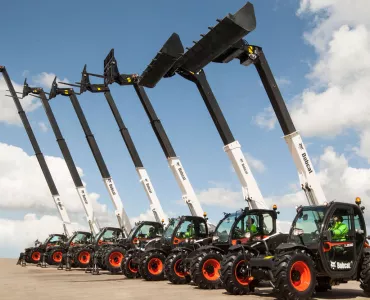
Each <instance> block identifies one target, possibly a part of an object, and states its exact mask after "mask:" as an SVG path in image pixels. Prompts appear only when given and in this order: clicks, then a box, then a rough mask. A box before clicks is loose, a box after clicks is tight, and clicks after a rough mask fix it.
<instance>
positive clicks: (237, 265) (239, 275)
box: [221, 250, 257, 295]
mask: <svg viewBox="0 0 370 300" xmlns="http://www.w3.org/2000/svg"><path fill="white" fill-rule="evenodd" d="M252 257H253V253H251V252H248V250H246V251H245V252H243V251H239V252H237V251H235V252H230V253H228V254H226V255H225V256H224V258H223V260H222V262H221V281H222V282H223V284H224V287H225V289H226V291H227V292H228V293H230V294H232V295H246V294H249V293H250V292H254V288H255V287H256V285H257V281H256V280H250V278H249V277H251V276H249V275H250V274H248V273H246V270H247V269H248V268H249V260H250V259H251V258H252Z"/></svg>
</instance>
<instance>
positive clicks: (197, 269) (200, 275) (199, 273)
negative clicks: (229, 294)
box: [190, 249, 223, 290]
mask: <svg viewBox="0 0 370 300" xmlns="http://www.w3.org/2000/svg"><path fill="white" fill-rule="evenodd" d="M222 258H223V256H222V254H221V252H220V251H217V250H214V249H212V250H208V251H204V252H200V253H198V254H197V255H196V256H195V257H194V258H193V259H192V261H191V264H190V276H191V279H192V280H193V282H194V283H195V285H196V286H198V287H199V288H201V289H209V290H210V289H219V288H222V286H223V284H222V281H221V276H220V270H221V261H222Z"/></svg>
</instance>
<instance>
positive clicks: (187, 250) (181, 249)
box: [171, 247, 194, 253]
mask: <svg viewBox="0 0 370 300" xmlns="http://www.w3.org/2000/svg"><path fill="white" fill-rule="evenodd" d="M193 251H194V250H193V249H192V248H189V247H176V248H174V249H172V251H171V252H172V253H173V252H175V253H177V252H188V253H190V252H193Z"/></svg>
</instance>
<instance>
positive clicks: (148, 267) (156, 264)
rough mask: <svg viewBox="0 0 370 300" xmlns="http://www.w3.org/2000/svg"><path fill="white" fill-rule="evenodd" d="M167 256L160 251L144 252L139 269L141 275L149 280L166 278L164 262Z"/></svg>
mask: <svg viewBox="0 0 370 300" xmlns="http://www.w3.org/2000/svg"><path fill="white" fill-rule="evenodd" d="M165 261H166V256H165V255H164V254H163V253H162V252H160V251H150V252H144V253H143V255H142V257H141V259H140V265H139V270H140V274H141V276H142V277H143V278H144V279H145V280H147V281H159V280H164V278H165V277H164V263H165Z"/></svg>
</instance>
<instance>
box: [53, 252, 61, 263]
mask: <svg viewBox="0 0 370 300" xmlns="http://www.w3.org/2000/svg"><path fill="white" fill-rule="evenodd" d="M62 258H63V253H62V252H60V251H57V252H54V253H53V261H55V262H57V263H60V262H61V261H62Z"/></svg>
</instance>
